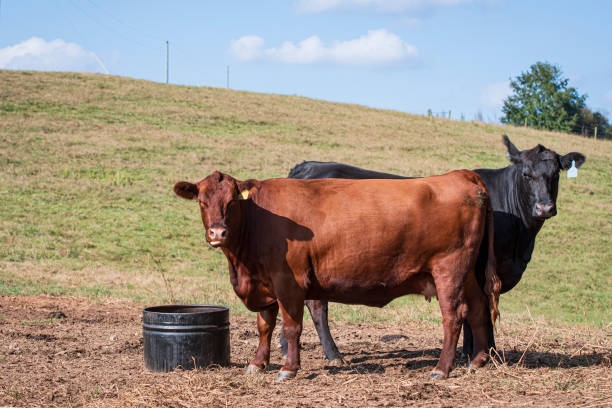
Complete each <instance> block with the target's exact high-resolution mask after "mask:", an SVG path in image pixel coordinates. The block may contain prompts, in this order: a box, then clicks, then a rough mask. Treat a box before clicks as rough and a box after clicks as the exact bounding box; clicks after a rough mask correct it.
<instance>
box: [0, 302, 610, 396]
mask: <svg viewBox="0 0 612 408" xmlns="http://www.w3.org/2000/svg"><path fill="white" fill-rule="evenodd" d="M141 313H142V306H141V305H138V304H136V303H133V302H129V301H117V300H115V301H105V302H102V303H91V301H90V300H87V299H80V298H70V297H50V296H42V295H37V296H18V297H12V296H9V297H7V296H5V297H0V406H16V407H33V406H49V407H55V406H57V407H66V406H92V407H125V406H128V407H192V406H231V407H242V406H244V407H246V406H249V407H252V406H289V407H291V406H294V407H320V406H348V407H356V406H357V407H369V406H394V407H395V406H447V407H455V406H489V407H490V406H588V407H599V406H602V407H603V406H612V385H611V384H612V375H611V368H610V367H611V356H612V341H611V336H610V334H611V332H610V328H609V327H608V328H607V329H604V330H596V329H589V328H588V327H576V328H572V329H554V328H546V327H533V326H513V325H511V324H509V323H504V326H503V328H502V329H501V330H500V333H498V348H499V354H500V355H499V357H497V356H496V357H495V361H494V362H491V363H489V364H488V365H487V366H486V367H485V368H483V369H481V370H479V371H477V372H475V373H468V372H467V370H466V369H465V368H464V367H463V364H462V363H460V364H459V363H458V365H457V367H456V368H455V369H454V370H453V371H452V373H451V378H449V379H447V380H443V381H436V382H432V381H430V379H429V372H430V371H431V369H432V368H433V367H434V366H435V364H436V361H437V359H438V356H439V353H440V349H441V339H442V330H441V328H439V327H437V326H436V325H433V324H430V323H422V322H410V321H409V322H402V323H401V324H400V323H374V324H348V323H336V324H335V325H334V326H333V327H332V333H333V334H334V336H335V337H336V338H337V339H338V345H339V347H340V349H341V351H342V352H344V353H345V356H346V359H347V361H348V363H349V364H348V365H346V366H342V367H332V366H329V365H327V363H326V361H325V360H324V359H323V354H322V352H321V348H320V345H319V342H318V338H317V337H316V333H315V332H314V329H313V327H312V324H311V323H309V322H306V324H305V329H304V334H303V336H302V348H303V350H302V370H301V371H300V373H299V374H298V377H297V378H296V379H295V380H292V381H289V382H286V383H282V384H276V383H275V382H274V380H275V378H276V374H277V371H278V369H279V368H280V364H281V356H280V350H278V349H274V351H273V354H272V366H271V370H269V371H268V372H266V373H264V374H260V375H254V376H246V375H244V374H243V372H244V370H245V368H246V365H247V363H248V361H249V359H250V358H252V357H253V354H254V351H255V348H256V344H257V332H256V326H255V319H254V318H253V319H245V318H234V317H232V318H231V348H232V349H231V361H232V364H231V367H228V368H218V367H217V368H209V369H204V370H194V371H182V370H177V371H175V372H172V373H167V374H160V373H152V372H148V371H147V370H146V369H145V368H144V362H143V348H142V326H141V324H142V323H141ZM511 326H513V327H511ZM277 331H278V330H277ZM457 357H458V359H460V357H461V356H460V353H458V356H457ZM460 361H461V360H460ZM519 361H520V364H519Z"/></svg>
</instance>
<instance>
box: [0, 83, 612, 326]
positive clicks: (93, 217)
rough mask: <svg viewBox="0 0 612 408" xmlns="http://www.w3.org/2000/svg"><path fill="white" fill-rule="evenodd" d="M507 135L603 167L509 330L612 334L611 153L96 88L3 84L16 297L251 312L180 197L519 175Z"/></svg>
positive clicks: (7, 290)
mask: <svg viewBox="0 0 612 408" xmlns="http://www.w3.org/2000/svg"><path fill="white" fill-rule="evenodd" d="M503 133H507V134H508V135H509V136H510V138H511V139H512V141H513V142H514V143H515V144H516V145H517V146H518V147H519V148H520V149H526V148H531V147H533V146H535V145H536V144H538V143H541V144H543V145H545V146H547V147H549V148H551V149H554V150H556V151H557V152H559V153H568V152H570V151H580V152H582V153H584V154H585V155H586V156H587V162H586V164H585V165H584V166H583V168H582V169H581V170H580V171H579V177H578V178H577V179H567V178H565V177H562V178H561V181H560V193H559V199H558V208H559V214H558V216H557V217H555V218H553V219H551V220H549V221H547V222H546V224H545V225H544V228H543V231H542V232H541V233H540V236H539V238H538V240H537V242H536V250H535V253H534V257H533V259H532V262H531V263H530V265H529V267H528V269H527V271H526V273H525V275H524V278H523V281H522V282H521V283H520V284H519V285H518V286H517V288H516V289H515V290H513V291H512V292H510V293H509V294H506V295H504V296H502V299H501V311H502V316H503V318H505V319H518V320H521V319H527V320H528V319H530V318H531V317H530V315H531V316H533V317H534V318H536V319H539V320H542V321H548V322H552V323H554V324H563V323H570V324H575V323H578V322H586V323H587V324H589V325H593V324H594V325H597V326H601V325H606V324H608V323H609V322H610V321H611V320H612V312H610V310H612V292H611V288H612V285H611V283H612V282H611V280H612V250H611V249H610V248H612V239H611V237H612V160H611V159H612V143H611V142H609V141H600V140H592V139H584V138H581V137H577V136H574V135H566V134H559V133H551V132H540V131H534V130H530V129H525V128H515V127H505V126H496V125H490V124H483V123H479V122H457V121H450V120H444V119H437V118H436V119H429V118H426V117H423V116H418V115H410V114H405V113H400V112H394V111H387V110H377V109H370V108H366V107H362V106H356V105H348V104H339V103H330V102H323V101H318V100H313V99H307V98H301V97H296V96H281V95H267V94H256V93H249V92H239V91H233V90H226V89H218V88H208V87H187V86H174V85H166V84H160V83H153V82H147V81H141V80H134V79H129V78H120V77H112V76H102V75H93V74H92V75H90V74H72V73H35V72H22V71H0V208H1V211H0V294H28V293H41V292H42V293H50V294H73V295H77V296H90V297H92V298H98V297H129V298H134V299H136V300H137V301H139V302H142V303H143V304H152V303H164V302H187V303H222V304H227V305H230V306H231V307H232V313H238V314H246V313H248V312H247V311H246V309H245V308H244V307H243V306H242V305H241V303H240V302H239V300H238V298H237V297H236V296H235V295H234V293H233V291H232V290H231V287H230V284H229V279H228V275H227V266H226V261H225V258H224V257H223V255H222V254H221V252H220V251H218V250H213V249H211V248H210V247H209V246H208V245H206V244H205V242H204V235H203V228H202V225H201V221H200V219H199V213H198V210H197V206H196V205H195V204H193V203H189V202H186V201H184V200H181V199H179V198H177V197H175V196H174V194H173V193H172V186H173V185H174V183H175V182H176V181H179V180H189V181H197V180H199V179H201V178H203V177H204V176H206V175H208V174H209V173H210V172H212V171H213V170H215V169H218V170H221V171H224V172H227V173H229V174H231V175H233V176H235V177H237V178H250V177H254V178H269V177H283V176H286V175H287V173H288V171H289V170H290V169H291V167H293V166H294V165H295V164H297V163H299V162H301V161H302V160H324V161H325V160H334V161H339V162H347V163H351V164H354V165H357V166H362V167H366V168H371V169H376V170H380V171H386V172H395V173H399V174H405V175H414V176H427V175H433V174H438V173H443V172H446V171H449V170H453V169H457V168H479V167H489V168H496V167H504V166H506V165H507V164H508V163H507V159H506V151H505V148H504V146H503V145H502V143H501V135H502V134H503ZM331 312H332V315H333V316H332V318H333V319H344V320H351V321H356V320H366V319H379V320H380V319H383V320H384V319H398V318H412V319H423V320H436V321H437V320H439V315H440V313H439V309H438V306H437V303H436V302H435V301H434V302H432V303H431V304H428V303H426V302H424V301H423V300H422V297H404V298H401V299H398V300H396V301H395V302H393V303H392V304H391V305H389V306H388V307H386V308H384V309H382V310H379V309H370V308H365V307H358V306H343V305H334V306H333V307H332V309H331Z"/></svg>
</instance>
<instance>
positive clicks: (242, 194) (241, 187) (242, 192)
mask: <svg viewBox="0 0 612 408" xmlns="http://www.w3.org/2000/svg"><path fill="white" fill-rule="evenodd" d="M236 186H237V187H238V199H239V200H248V199H249V198H251V197H252V196H253V194H254V193H255V192H256V191H257V183H256V182H255V180H246V181H236Z"/></svg>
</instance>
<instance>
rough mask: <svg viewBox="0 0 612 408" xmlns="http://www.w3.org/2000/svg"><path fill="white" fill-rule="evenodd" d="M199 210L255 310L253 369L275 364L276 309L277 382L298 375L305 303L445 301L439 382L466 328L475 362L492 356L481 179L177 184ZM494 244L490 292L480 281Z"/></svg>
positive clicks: (494, 292)
mask: <svg viewBox="0 0 612 408" xmlns="http://www.w3.org/2000/svg"><path fill="white" fill-rule="evenodd" d="M174 191H175V193H176V194H177V195H179V196H181V197H183V198H186V199H190V200H195V201H196V202H197V203H198V204H199V207H200V212H201V216H202V222H203V224H204V227H205V230H206V239H207V241H208V242H209V243H210V245H212V246H213V247H219V248H221V250H222V251H223V253H224V254H225V256H226V257H227V260H228V265H229V275H230V281H231V283H232V286H233V288H234V291H235V293H236V294H237V295H238V297H239V298H240V299H241V300H242V301H243V303H244V304H245V306H246V307H247V308H248V309H249V310H252V311H256V312H258V316H257V327H258V330H259V336H260V339H259V347H258V348H257V352H256V354H255V357H254V359H253V360H252V361H251V363H250V365H249V368H248V369H247V372H253V371H260V370H262V369H264V368H265V367H266V366H267V365H268V364H269V359H270V341H271V336H272V331H273V330H274V326H275V324H276V316H277V313H278V310H279V308H280V310H281V313H282V323H283V332H284V335H285V337H286V338H287V341H288V353H287V359H286V361H285V364H284V365H283V367H282V369H281V371H280V373H279V377H278V379H279V380H283V379H286V378H291V377H293V376H295V374H296V372H297V370H298V369H299V367H300V355H299V338H300V334H301V331H302V317H303V312H304V301H305V300H306V299H319V300H325V301H333V302H341V303H351V304H365V305H369V306H378V307H382V306H384V305H386V304H387V303H389V302H390V301H391V300H393V299H395V298H397V297H399V296H403V295H406V294H421V295H424V296H427V297H431V296H437V298H438V301H439V303H440V309H441V312H442V323H443V328H444V343H443V349H442V353H441V355H440V359H439V361H438V363H437V365H436V367H435V369H434V371H433V374H432V376H433V378H443V377H446V376H447V375H448V373H449V371H450V370H451V368H452V366H453V363H454V359H455V351H456V347H457V341H458V338H459V333H460V331H461V325H462V323H463V322H464V321H466V320H467V321H469V322H470V325H471V327H472V331H473V333H474V347H475V351H474V358H473V360H472V365H473V366H474V367H479V366H481V365H482V364H484V363H485V362H486V359H487V340H488V339H487V327H488V326H489V325H490V324H491V321H494V320H495V317H496V315H497V298H498V296H499V290H500V286H501V284H500V282H499V279H498V278H497V275H496V273H495V261H494V259H495V256H494V253H493V222H492V220H493V214H492V210H491V206H490V202H489V197H488V194H487V191H486V187H485V186H484V184H483V183H482V181H481V180H480V178H479V177H478V175H477V174H476V173H474V172H470V171H467V170H462V171H454V172H451V173H448V174H446V175H442V176H435V177H428V178H422V179H414V180H340V179H327V180H296V179H270V180H263V181H258V180H247V181H239V180H236V179H234V178H232V177H231V176H229V175H226V174H222V173H219V172H214V173H212V174H211V175H209V176H208V177H206V178H205V179H203V180H201V181H199V182H198V183H195V184H192V183H188V182H179V183H177V184H176V185H175V186H174ZM485 236H486V237H487V238H488V242H489V243H490V245H489V251H488V252H489V253H488V264H487V267H486V273H485V276H486V279H485V280H486V283H485V286H484V287H485V291H484V292H485V293H486V295H485V293H483V291H482V290H481V289H480V287H479V285H478V282H477V281H476V277H475V274H474V273H473V270H474V267H475V265H476V260H477V257H478V253H479V249H480V245H481V242H482V241H483V237H485Z"/></svg>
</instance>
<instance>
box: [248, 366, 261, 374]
mask: <svg viewBox="0 0 612 408" xmlns="http://www.w3.org/2000/svg"><path fill="white" fill-rule="evenodd" d="M263 371H264V370H263V368H259V367H257V366H256V365H255V364H249V366H248V367H247V369H246V371H245V374H259V373H263Z"/></svg>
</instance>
